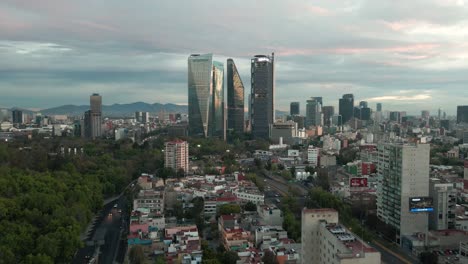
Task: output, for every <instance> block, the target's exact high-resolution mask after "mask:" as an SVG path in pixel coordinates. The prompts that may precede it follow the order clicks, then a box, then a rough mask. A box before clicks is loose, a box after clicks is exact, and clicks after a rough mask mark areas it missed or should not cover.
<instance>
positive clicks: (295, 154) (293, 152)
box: [288, 149, 299, 157]
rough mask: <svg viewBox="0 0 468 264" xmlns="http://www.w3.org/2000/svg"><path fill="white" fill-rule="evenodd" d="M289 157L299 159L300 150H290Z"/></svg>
mask: <svg viewBox="0 0 468 264" xmlns="http://www.w3.org/2000/svg"><path fill="white" fill-rule="evenodd" d="M288 157H299V150H297V149H288Z"/></svg>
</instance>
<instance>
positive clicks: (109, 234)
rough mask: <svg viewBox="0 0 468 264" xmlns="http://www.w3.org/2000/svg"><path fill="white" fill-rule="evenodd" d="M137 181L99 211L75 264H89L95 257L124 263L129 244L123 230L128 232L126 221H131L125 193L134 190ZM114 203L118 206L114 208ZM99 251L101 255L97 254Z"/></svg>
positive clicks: (77, 254)
mask: <svg viewBox="0 0 468 264" xmlns="http://www.w3.org/2000/svg"><path fill="white" fill-rule="evenodd" d="M135 182H136V180H135V181H132V182H131V183H130V184H129V185H128V186H127V187H126V188H125V189H124V191H123V192H122V193H121V194H120V195H119V196H116V197H115V198H117V200H116V201H112V200H109V199H108V200H106V203H105V204H104V207H103V208H102V209H101V211H100V212H99V213H98V217H97V219H96V221H95V224H94V225H93V226H92V227H91V228H90V230H89V234H90V235H89V237H88V238H87V239H85V240H84V241H83V242H84V243H85V244H86V246H85V247H83V248H81V249H79V250H78V251H77V252H76V254H75V257H74V258H73V261H72V263H73V264H87V263H90V260H92V259H93V258H94V259H99V263H105V264H106V263H108V264H112V263H114V261H115V262H117V263H123V261H124V258H125V252H126V247H127V244H126V241H125V243H124V241H122V240H121V239H120V238H121V231H123V232H128V230H127V229H128V225H127V224H126V223H128V221H129V212H127V206H126V205H127V201H126V198H125V197H124V196H123V194H124V193H125V191H126V190H127V189H129V188H130V189H131V190H133V189H134V184H135ZM114 205H117V207H116V208H114ZM119 210H121V213H120V212H119ZM122 222H125V223H124V224H123V223H122ZM101 238H102V240H103V241H101V243H97V242H96V241H97V240H100V239H101ZM101 244H103V245H101ZM98 252H99V256H97V253H98Z"/></svg>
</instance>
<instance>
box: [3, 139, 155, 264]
mask: <svg viewBox="0 0 468 264" xmlns="http://www.w3.org/2000/svg"><path fill="white" fill-rule="evenodd" d="M68 148H71V149H72V151H71V152H70V153H69V152H68ZM75 148H77V152H76V154H75V151H74V149H75ZM81 149H83V151H81ZM63 150H65V151H63ZM162 164H163V155H162V152H161V149H160V148H159V149H157V148H152V147H148V146H147V145H145V146H138V145H137V144H133V143H131V142H125V141H123V142H117V143H116V142H113V141H105V140H102V141H96V142H86V141H81V140H80V139H70V140H67V141H63V140H62V141H54V140H53V139H50V140H37V141H35V140H32V141H23V142H22V141H19V142H11V143H8V144H7V143H0V263H38V264H42V263H70V261H71V259H72V257H73V255H74V254H75V252H76V250H77V249H78V248H79V247H80V246H82V242H81V241H80V239H79V238H80V234H81V233H82V232H83V231H84V230H85V228H86V226H87V224H88V223H89V221H90V220H91V218H92V217H93V215H95V214H96V213H97V212H98V211H99V210H100V209H101V208H102V206H103V200H104V199H105V198H107V197H112V196H115V195H118V194H119V193H120V192H121V191H122V190H123V189H124V188H125V187H126V186H127V185H128V184H129V183H130V182H131V181H132V179H134V178H136V177H138V175H139V173H141V172H153V171H156V169H157V168H158V167H161V166H162Z"/></svg>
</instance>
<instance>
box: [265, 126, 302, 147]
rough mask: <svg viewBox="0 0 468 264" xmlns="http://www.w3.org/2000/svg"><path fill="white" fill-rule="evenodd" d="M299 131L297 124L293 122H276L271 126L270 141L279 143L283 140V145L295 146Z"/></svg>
mask: <svg viewBox="0 0 468 264" xmlns="http://www.w3.org/2000/svg"><path fill="white" fill-rule="evenodd" d="M297 130H298V128H297V123H295V122H293V121H287V122H275V123H274V124H271V125H270V139H271V141H273V142H274V143H279V141H280V140H279V139H280V138H283V143H285V144H293V142H294V138H295V137H296V136H297Z"/></svg>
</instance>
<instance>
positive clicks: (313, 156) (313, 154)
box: [307, 145, 320, 168]
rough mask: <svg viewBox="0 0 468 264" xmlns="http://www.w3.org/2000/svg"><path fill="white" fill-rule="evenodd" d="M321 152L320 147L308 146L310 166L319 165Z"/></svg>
mask: <svg viewBox="0 0 468 264" xmlns="http://www.w3.org/2000/svg"><path fill="white" fill-rule="evenodd" d="M319 152H320V149H319V148H316V147H314V146H312V145H310V146H309V147H308V148H307V161H308V162H309V166H311V167H314V168H315V167H317V166H318V160H319Z"/></svg>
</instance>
